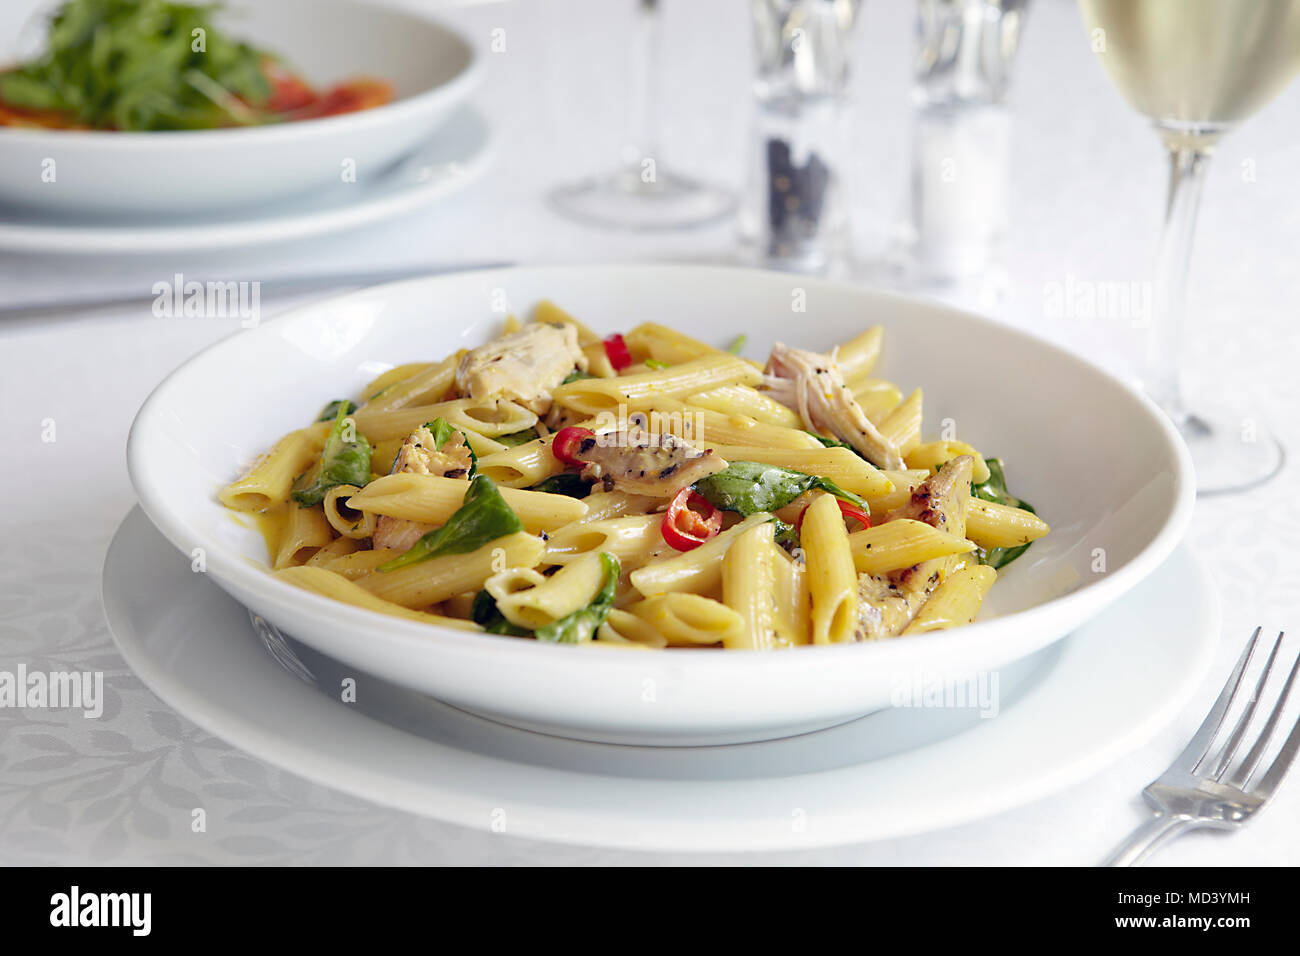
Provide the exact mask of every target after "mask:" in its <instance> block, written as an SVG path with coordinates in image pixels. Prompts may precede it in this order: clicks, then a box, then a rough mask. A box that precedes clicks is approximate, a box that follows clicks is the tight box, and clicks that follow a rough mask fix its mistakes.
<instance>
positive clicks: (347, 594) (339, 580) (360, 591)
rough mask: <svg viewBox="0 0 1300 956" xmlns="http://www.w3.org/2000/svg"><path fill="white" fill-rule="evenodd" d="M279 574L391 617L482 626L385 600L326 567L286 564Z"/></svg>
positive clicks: (467, 628) (460, 627)
mask: <svg viewBox="0 0 1300 956" xmlns="http://www.w3.org/2000/svg"><path fill="white" fill-rule="evenodd" d="M276 575H277V576H278V577H280V578H283V579H284V580H285V581H288V582H289V583H290V584H293V585H296V586H297V587H300V588H303V589H304V590H307V591H313V592H315V593H316V594H322V595H324V596H325V597H327V598H333V599H334V600H335V601H342V602H343V603H344V604H353V605H356V606H357V607H363V608H365V609H366V610H367V611H377V612H378V613H380V614H387V615H388V616H389V617H401V618H406V619H407V620H408V621H419V622H421V623H423V624H437V625H438V626H439V627H453V628H455V629H456V630H458V631H480V630H482V628H480V627H479V626H478V625H477V624H475V623H474V622H473V621H464V620H461V619H460V618H455V617H443V616H442V615H440V614H429V613H426V612H424V611H413V610H411V609H410V608H405V607H402V606H401V605H400V604H393V603H392V602H391V601H385V600H383V599H382V598H379V597H376V596H375V595H374V594H372V593H371V592H369V591H367V590H366V589H365V588H363V587H361V586H360V585H358V584H356V583H355V582H353V581H349V580H348V579H347V578H345V577H343V576H342V575H341V574H336V573H334V572H333V571H329V570H326V569H325V568H314V567H302V568H285V569H284V570H282V571H277V572H276Z"/></svg>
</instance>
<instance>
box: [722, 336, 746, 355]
mask: <svg viewBox="0 0 1300 956" xmlns="http://www.w3.org/2000/svg"><path fill="white" fill-rule="evenodd" d="M748 341H749V336H748V335H737V336H736V338H735V340H734V341H733V342H732V343H731V344H730V345H728V346H727V351H728V352H730V353H731V354H732V355H739V354H740V350H741V349H743V348H744V347H745V343H746V342H748Z"/></svg>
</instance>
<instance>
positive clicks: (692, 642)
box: [625, 594, 744, 647]
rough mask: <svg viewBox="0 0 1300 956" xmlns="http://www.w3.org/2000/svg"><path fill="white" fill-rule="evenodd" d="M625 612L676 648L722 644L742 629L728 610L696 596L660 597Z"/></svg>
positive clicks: (738, 619) (652, 598) (662, 595)
mask: <svg viewBox="0 0 1300 956" xmlns="http://www.w3.org/2000/svg"><path fill="white" fill-rule="evenodd" d="M625 610H626V611H627V613H629V614H631V615H633V616H634V617H638V618H640V619H641V620H643V621H645V622H646V623H647V624H650V625H651V626H652V627H654V629H655V630H656V631H658V632H659V633H660V634H662V635H663V637H664V640H665V641H667V642H668V643H669V644H675V645H679V646H686V647H698V646H701V645H708V644H718V643H722V642H725V641H727V640H730V639H734V638H735V637H736V635H737V634H739V633H740V631H741V629H742V628H743V627H744V622H743V621H742V620H741V618H740V615H739V614H737V613H736V612H735V611H733V610H732V609H731V608H729V607H727V606H726V605H725V604H723V603H721V602H720V601H714V600H712V599H711V598H706V597H701V596H700V595H698V594H660V595H657V596H655V597H651V598H646V599H645V600H644V601H638V602H637V603H635V604H629V605H628V606H627V608H626V609H625Z"/></svg>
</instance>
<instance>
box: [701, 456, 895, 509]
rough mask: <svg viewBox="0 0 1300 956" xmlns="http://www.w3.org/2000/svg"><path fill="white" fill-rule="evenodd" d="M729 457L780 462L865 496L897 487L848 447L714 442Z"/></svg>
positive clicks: (886, 492) (784, 465)
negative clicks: (770, 446) (797, 446)
mask: <svg viewBox="0 0 1300 956" xmlns="http://www.w3.org/2000/svg"><path fill="white" fill-rule="evenodd" d="M713 450H714V451H715V452H717V453H718V454H719V455H721V456H722V457H723V458H725V459H726V460H727V461H756V462H760V463H762V464H765V465H780V466H781V467H782V468H789V469H791V470H792V471H801V472H803V473H804V474H805V475H820V476H821V477H823V478H829V479H830V480H831V481H833V482H835V483H836V484H837V485H839V486H840V487H841V488H843V489H845V490H846V491H851V492H853V493H854V494H857V495H862V496H863V497H864V498H871V497H879V496H881V495H887V494H889V493H890V492H891V491H893V490H894V483H893V482H892V481H890V480H889V479H888V478H887V477H886V476H885V475H884V473H882V472H881V471H880V470H879V469H878V468H877V467H876V466H875V465H873V464H872V463H871V462H869V461H867V460H866V459H865V458H862V457H860V456H859V455H858V454H857V453H856V452H854V451H852V450H851V449H848V448H821V447H818V448H755V447H753V446H752V445H714V446H713Z"/></svg>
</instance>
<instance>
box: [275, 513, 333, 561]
mask: <svg viewBox="0 0 1300 956" xmlns="http://www.w3.org/2000/svg"><path fill="white" fill-rule="evenodd" d="M333 538H334V534H333V532H332V531H331V530H330V525H329V522H328V521H326V520H325V514H324V512H322V511H321V509H320V508H298V507H296V506H291V507H290V508H289V511H288V513H287V518H286V521H285V526H284V537H283V538H281V539H280V549H279V551H277V552H276V555H275V561H274V562H273V564H272V567H274V568H275V569H276V570H277V571H278V570H280V569H281V568H288V567H292V566H294V565H297V564H304V563H306V561H307V559H308V558H310V557H311V556H312V555H313V554H315V553H316V552H317V551H318V550H320V549H321V548H323V547H325V545H327V544H329V543H330V541H331V540H333Z"/></svg>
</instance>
